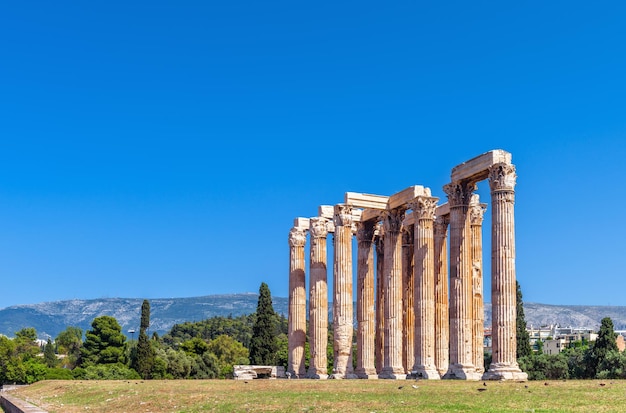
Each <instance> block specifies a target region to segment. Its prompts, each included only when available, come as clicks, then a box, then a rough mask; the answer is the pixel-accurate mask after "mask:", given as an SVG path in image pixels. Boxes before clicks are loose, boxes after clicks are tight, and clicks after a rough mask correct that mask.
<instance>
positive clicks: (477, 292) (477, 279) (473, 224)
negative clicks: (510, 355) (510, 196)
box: [469, 194, 487, 374]
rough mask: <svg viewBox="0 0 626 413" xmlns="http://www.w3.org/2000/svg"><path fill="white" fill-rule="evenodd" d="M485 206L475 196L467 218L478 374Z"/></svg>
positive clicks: (482, 354)
mask: <svg viewBox="0 0 626 413" xmlns="http://www.w3.org/2000/svg"><path fill="white" fill-rule="evenodd" d="M486 209H487V204H481V203H480V201H479V197H478V195H477V194H473V195H472V197H471V199H470V205H469V216H470V232H471V234H472V237H471V244H472V291H473V294H472V312H473V313H474V318H473V320H474V322H473V327H472V330H473V332H472V333H473V336H474V345H473V347H474V358H473V359H474V367H476V371H477V372H479V373H481V374H482V373H484V372H485V350H484V347H485V344H484V338H485V305H484V300H483V234H482V230H483V215H484V214H485V210H486Z"/></svg>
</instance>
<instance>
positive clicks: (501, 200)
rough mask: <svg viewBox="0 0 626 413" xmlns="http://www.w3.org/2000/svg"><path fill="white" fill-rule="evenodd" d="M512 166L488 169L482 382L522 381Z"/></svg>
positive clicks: (524, 374)
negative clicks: (487, 357)
mask: <svg viewBox="0 0 626 413" xmlns="http://www.w3.org/2000/svg"><path fill="white" fill-rule="evenodd" d="M516 179H517V175H516V174H515V166H514V165H511V164H508V163H497V164H495V165H493V166H492V167H491V168H489V186H490V188H491V203H492V209H491V304H492V322H493V324H492V348H493V353H492V355H493V357H492V361H491V365H490V366H489V371H487V372H486V373H485V374H484V375H483V378H484V379H485V380H502V379H504V380H526V379H527V378H528V375H527V374H526V373H524V372H522V371H521V370H520V368H519V365H518V364H517V360H516V341H517V340H516V324H515V323H516V321H515V320H516V317H515V309H516V300H517V295H516V288H515V220H514V211H513V206H514V204H515V183H516Z"/></svg>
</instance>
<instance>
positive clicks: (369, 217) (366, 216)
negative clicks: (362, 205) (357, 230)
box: [361, 209, 381, 222]
mask: <svg viewBox="0 0 626 413" xmlns="http://www.w3.org/2000/svg"><path fill="white" fill-rule="evenodd" d="M380 214H381V210H380V209H364V210H363V213H362V214H361V222H367V221H379V220H380Z"/></svg>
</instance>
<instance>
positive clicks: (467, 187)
mask: <svg viewBox="0 0 626 413" xmlns="http://www.w3.org/2000/svg"><path fill="white" fill-rule="evenodd" d="M474 187H475V185H474V184H473V183H467V182H454V183H451V184H448V185H446V186H445V187H444V191H445V192H446V194H447V195H448V202H449V204H450V365H449V367H448V372H447V373H446V375H445V376H444V378H450V379H464V380H477V379H479V378H480V374H478V373H476V371H475V367H474V364H473V361H474V359H473V355H474V353H473V337H472V324H473V322H472V269H471V258H472V255H471V252H472V251H471V244H470V236H471V233H470V225H469V215H468V205H469V200H470V196H471V194H472V191H473V190H474Z"/></svg>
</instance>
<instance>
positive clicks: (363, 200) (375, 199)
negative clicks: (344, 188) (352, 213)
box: [344, 192, 389, 209]
mask: <svg viewBox="0 0 626 413" xmlns="http://www.w3.org/2000/svg"><path fill="white" fill-rule="evenodd" d="M388 200H389V197H388V196H383V195H372V194H362V193H359V192H346V194H345V201H344V202H345V204H346V205H351V206H352V207H353V208H363V209H367V208H370V209H386V208H387V201H388Z"/></svg>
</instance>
